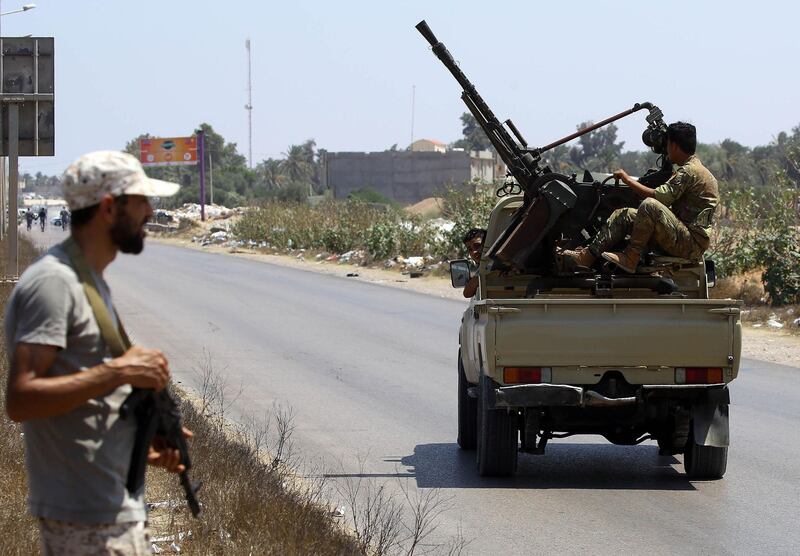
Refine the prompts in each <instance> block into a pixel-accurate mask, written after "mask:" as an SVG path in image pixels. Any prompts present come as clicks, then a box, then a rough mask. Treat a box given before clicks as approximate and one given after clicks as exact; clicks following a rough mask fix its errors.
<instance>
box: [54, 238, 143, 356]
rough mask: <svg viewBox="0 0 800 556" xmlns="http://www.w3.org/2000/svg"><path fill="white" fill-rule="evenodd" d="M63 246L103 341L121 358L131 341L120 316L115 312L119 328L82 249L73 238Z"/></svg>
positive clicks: (112, 352) (113, 353)
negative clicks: (76, 274) (98, 287)
mask: <svg viewBox="0 0 800 556" xmlns="http://www.w3.org/2000/svg"><path fill="white" fill-rule="evenodd" d="M61 245H62V247H63V248H64V250H65V251H66V252H67V255H69V258H70V260H71V261H72V265H73V266H74V267H75V270H76V272H77V273H78V279H79V280H80V282H81V284H82V285H83V291H84V293H85V294H86V299H87V300H88V301H89V305H90V306H91V307H92V312H93V313H94V318H95V320H96V321H97V326H98V327H99V328H100V334H102V336H103V340H104V341H105V343H106V345H107V346H108V349H109V350H110V351H111V355H113V356H114V357H119V356H120V355H122V354H123V353H125V352H126V351H127V350H128V348H129V347H130V346H131V341H130V339H129V338H128V334H127V333H126V332H125V328H124V327H123V326H122V321H121V320H120V318H119V315H118V314H117V313H116V311H115V313H114V314H115V315H116V317H117V323H118V324H119V326H114V321H113V319H112V318H111V313H110V312H109V310H108V307H107V306H106V304H105V302H104V301H103V298H102V296H101V295H100V292H99V291H98V290H97V284H96V283H95V281H94V278H93V277H92V273H91V271H90V270H89V263H87V262H86V259H85V258H84V256H83V253H82V252H81V248H80V247H79V246H78V244H77V243H76V242H75V240H74V239H73V238H72V236H70V237H69V238H67V239H66V240H65V241H64V242H63V243H62V244H61Z"/></svg>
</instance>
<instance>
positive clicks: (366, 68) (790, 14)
mask: <svg viewBox="0 0 800 556" xmlns="http://www.w3.org/2000/svg"><path fill="white" fill-rule="evenodd" d="M23 3H25V1H24V0H23V1H19V0H14V1H11V0H3V1H2V10H3V11H10V10H13V9H16V8H19V7H21V5H22V4H23ZM36 4H37V8H36V9H34V10H31V11H29V12H26V13H20V14H14V15H10V16H6V17H3V18H2V34H3V35H4V36H15V35H26V34H32V35H35V36H54V37H55V41H56V72H57V73H56V135H57V139H56V156H55V157H50V158H39V159H34V158H25V159H22V161H21V168H22V170H23V171H29V172H35V171H37V170H41V171H42V172H44V173H46V174H55V173H60V172H61V171H63V169H64V168H65V166H66V165H67V164H68V163H69V162H70V161H71V160H73V159H74V158H76V157H77V156H79V155H80V154H82V153H84V152H87V151H90V150H96V149H119V148H122V147H124V144H125V142H126V141H127V140H129V139H131V138H132V137H135V136H136V135H138V134H140V133H145V132H149V133H151V134H154V135H157V136H173V135H183V134H188V133H191V131H192V130H193V129H194V127H195V126H196V125H197V124H198V123H200V122H208V123H210V124H211V125H213V126H214V128H215V129H216V130H218V131H219V132H220V133H222V134H223V135H224V136H225V137H226V138H227V139H228V140H230V141H235V142H237V143H238V144H239V148H240V152H242V153H245V154H246V152H247V115H246V111H245V109H244V105H245V103H246V101H247V96H246V79H247V66H246V55H245V47H244V42H245V39H246V38H247V37H250V39H251V41H252V49H253V105H254V107H255V108H254V110H253V152H254V155H253V158H254V163H255V162H257V161H259V160H261V159H263V158H266V157H270V156H272V157H280V156H281V153H282V152H284V151H286V149H287V146H288V145H290V144H292V143H299V142H302V141H304V140H305V139H308V138H314V139H316V141H317V145H318V146H319V147H323V148H326V149H328V150H330V151H362V150H366V151H371V150H383V149H386V148H388V147H389V146H391V145H392V144H393V143H398V144H399V145H400V146H401V147H405V146H406V145H407V144H408V143H409V142H410V140H411V104H412V102H411V97H412V85H413V86H416V102H415V125H414V138H422V137H425V138H432V139H439V140H441V141H445V142H450V141H453V140H455V139H457V138H459V136H460V134H461V127H460V122H459V116H460V114H461V113H462V112H464V111H465V107H464V105H463V104H462V102H461V100H460V98H459V95H460V89H459V88H458V85H457V83H456V82H455V80H454V79H453V78H452V77H451V76H450V74H449V73H448V72H447V71H446V70H445V68H444V66H442V65H441V63H440V62H439V61H438V59H437V58H436V57H435V56H434V55H433V54H432V53H431V51H430V49H429V47H428V45H427V43H426V42H425V41H424V40H423V38H422V36H421V35H419V33H417V31H416V30H415V29H414V25H415V24H416V23H417V22H418V21H419V20H421V19H426V20H427V21H428V23H429V25H430V26H431V28H432V29H433V31H434V32H435V33H436V34H437V36H438V38H439V40H441V41H443V42H444V43H445V44H446V45H447V47H448V48H449V49H450V51H451V52H452V53H453V55H454V56H455V58H456V59H457V60H459V62H460V64H461V68H462V69H463V70H464V71H465V72H466V73H467V75H468V76H469V77H470V78H471V79H472V81H473V82H474V83H475V85H476V86H477V87H478V90H479V91H480V92H481V93H482V94H483V96H484V98H485V99H486V101H487V102H488V103H489V105H490V106H491V107H492V108H493V110H494V111H495V113H496V114H497V116H498V117H500V118H501V119H505V118H508V117H511V118H512V119H513V120H514V122H515V123H516V124H517V127H519V128H520V130H521V131H522V133H523V134H524V135H525V136H526V138H527V139H528V142H529V143H530V144H531V145H543V144H546V143H548V142H550V141H551V140H553V139H556V138H559V137H561V136H563V135H566V134H568V133H570V132H572V131H573V130H574V128H575V125H576V124H577V123H578V122H581V121H584V120H588V119H593V120H595V121H597V120H600V119H603V118H605V117H607V116H609V115H612V114H615V113H617V112H620V111H622V110H624V109H626V108H628V107H630V106H631V105H633V103H635V102H637V101H645V100H647V101H651V102H654V103H655V104H657V105H658V106H660V107H661V108H662V109H663V111H664V113H665V116H666V119H667V120H668V121H674V120H679V119H680V120H685V121H690V122H693V123H694V124H695V125H697V127H698V136H699V140H700V141H703V142H716V141H720V140H722V139H725V138H727V137H730V138H733V139H736V140H738V141H740V142H742V143H744V144H746V145H750V146H754V145H758V144H764V143H767V142H769V141H770V140H772V139H773V138H774V137H775V135H777V133H778V132H780V131H782V130H789V129H790V128H792V127H793V126H796V125H798V123H800V103H798V100H800V94H798V90H800V69H799V67H798V60H799V57H798V53H799V51H800V47H798V45H797V41H798V39H797V23H798V20H799V16H800V7H799V6H800V4H799V3H798V2H796V1H785V2H777V1H769V0H762V1H758V2H753V1H752V0H748V1H734V0H727V1H718V2H717V1H714V2H711V1H708V2H702V1H700V0H695V1H693V2H688V1H670V2H652V1H645V0H636V1H632V0H631V1H598V0H592V1H588V0H587V1H568V0H560V1H558V2H554V1H548V2H542V1H533V0H528V1H519V2H511V1H507V2H506V1H494V2H492V1H483V2H472V1H463V0H462V1H459V2H451V1H443V0H437V1H432V0H428V1H400V0H395V1H394V2H391V3H389V2H381V1H378V0H372V1H346V0H345V1H340V2H330V1H327V2H312V1H306V2H289V1H286V2H281V3H276V2H266V1H233V0H229V1H226V2H219V1H217V2H211V1H198V0H194V1H188V0H172V1H155V0H138V1H134V0H126V1H121V0H102V1H100V0H73V1H67V0H38V1H37V2H36ZM619 127H620V129H621V131H620V134H621V138H622V139H624V140H625V141H626V148H635V149H640V148H642V146H641V142H640V139H639V136H640V134H641V131H642V129H643V127H644V115H643V114H642V115H638V116H632V117H630V118H628V119H627V120H623V123H621V124H620V126H619Z"/></svg>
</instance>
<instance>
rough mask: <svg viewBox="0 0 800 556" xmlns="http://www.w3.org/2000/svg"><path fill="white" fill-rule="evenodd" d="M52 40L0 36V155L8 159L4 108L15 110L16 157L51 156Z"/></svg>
mask: <svg viewBox="0 0 800 556" xmlns="http://www.w3.org/2000/svg"><path fill="white" fill-rule="evenodd" d="M54 57H55V48H54V42H53V37H0V99H1V100H2V109H0V122H2V133H1V134H0V136H2V140H1V141H0V155H2V156H8V154H9V153H8V133H7V129H8V127H7V126H8V105H9V104H10V103H14V104H16V105H17V106H18V107H19V129H18V135H17V136H18V138H19V156H53V155H54V154H55V137H56V130H55V122H56V118H55V106H54V103H55V58H54Z"/></svg>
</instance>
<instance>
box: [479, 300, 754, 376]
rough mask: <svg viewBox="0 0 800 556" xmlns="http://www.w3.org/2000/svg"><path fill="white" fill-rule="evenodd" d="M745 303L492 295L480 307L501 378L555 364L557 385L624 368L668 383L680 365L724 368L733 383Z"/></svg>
mask: <svg viewBox="0 0 800 556" xmlns="http://www.w3.org/2000/svg"><path fill="white" fill-rule="evenodd" d="M740 305H741V302H739V301H734V300H710V299H663V298H662V299H586V298H584V299H552V298H551V299H502V300H492V299H487V300H483V301H478V302H476V303H475V307H474V308H475V310H476V315H479V316H480V317H481V318H480V320H481V322H482V323H485V330H484V335H483V340H484V342H485V345H484V346H481V351H482V353H484V354H485V357H486V359H485V361H484V363H485V365H486V369H487V370H488V371H489V373H488V374H490V375H491V376H493V377H494V378H495V380H497V381H498V382H502V380H501V379H502V375H503V372H502V368H503V367H517V366H519V367H524V366H532V367H548V368H551V369H552V381H553V382H554V383H559V382H561V383H567V384H576V383H578V384H579V383H583V384H587V383H592V382H595V381H596V380H599V378H598V379H594V380H593V379H592V377H595V376H596V377H599V376H601V373H598V372H596V371H597V370H602V369H619V370H620V371H622V372H623V373H624V374H625V376H626V378H627V379H628V381H629V382H631V383H639V384H648V383H650V384H668V383H670V382H673V381H674V378H673V377H674V369H676V368H688V367H718V368H722V369H724V370H725V382H729V381H730V380H733V378H735V377H736V374H737V372H738V366H739V353H740V350H741V325H740V323H739V311H740ZM484 313H485V315H486V317H483V314H484ZM478 326H481V325H480V324H478ZM659 371H668V372H661V373H660V372H659Z"/></svg>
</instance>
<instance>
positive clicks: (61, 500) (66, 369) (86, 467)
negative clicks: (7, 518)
mask: <svg viewBox="0 0 800 556" xmlns="http://www.w3.org/2000/svg"><path fill="white" fill-rule="evenodd" d="M95 280H96V282H97V286H98V289H99V291H100V294H101V296H102V297H103V299H104V300H105V302H106V304H107V305H108V306H109V309H111V295H110V292H109V290H108V286H107V285H106V283H105V282H104V281H103V280H102V279H97V277H95ZM111 313H112V314H113V310H111ZM5 328H6V342H7V344H8V353H9V354H11V353H13V352H14V351H13V350H14V345H15V344H17V343H30V344H43V345H49V346H56V347H58V348H59V351H58V355H57V356H56V360H55V363H54V364H53V366H52V367H51V368H50V370H49V372H48V376H59V375H66V374H71V373H75V372H81V371H82V370H85V369H87V368H90V367H94V366H96V365H98V364H100V363H101V362H102V361H103V360H104V359H105V358H109V357H110V353H109V352H108V348H107V347H106V345H105V342H104V341H103V338H102V335H101V333H100V329H99V328H98V326H97V322H96V320H95V318H94V313H93V312H92V308H91V306H90V305H89V302H88V300H87V299H86V294H85V293H84V291H83V286H82V285H81V283H80V281H79V280H78V276H77V274H76V273H75V270H74V269H73V267H72V263H71V261H70V260H69V257H68V256H67V254H66V252H65V251H64V249H63V248H62V247H61V246H60V245H56V246H55V247H53V248H51V249H50V250H49V251H48V252H47V253H46V254H45V255H43V256H42V257H41V258H40V259H39V260H38V261H36V262H35V263H34V264H32V265H31V266H30V267H29V268H28V269H27V270H26V271H25V273H24V274H23V275H22V276H21V277H20V280H19V283H18V284H17V286H16V287H15V288H14V291H13V292H12V294H11V298H10V299H9V302H8V308H7V311H6V320H5ZM130 392H131V387H130V386H129V385H126V386H121V387H119V388H117V389H116V390H113V391H111V392H109V393H108V394H107V395H105V396H101V397H98V398H94V399H92V400H89V401H88V402H87V403H85V404H84V405H82V406H80V407H78V408H76V409H74V410H72V411H70V412H69V413H66V414H63V415H58V416H56V417H48V418H45V419H33V420H30V421H25V422H24V423H23V430H24V431H25V462H26V466H27V471H28V489H29V496H28V506H29V509H30V512H31V514H32V515H34V516H36V517H44V518H49V519H56V520H59V521H67V522H71V523H87V524H88V523H122V522H130V521H144V520H145V519H146V518H147V515H146V511H145V506H144V497H143V492H137V493H136V495H135V496H131V495H130V493H128V491H127V489H126V488H125V482H126V480H127V476H128V468H129V466H130V462H131V456H132V452H133V444H134V438H135V434H136V422H135V420H134V419H133V418H131V419H129V420H122V419H120V417H119V407H120V405H121V404H122V402H123V401H124V400H125V398H126V397H127V396H128V394H130Z"/></svg>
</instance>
